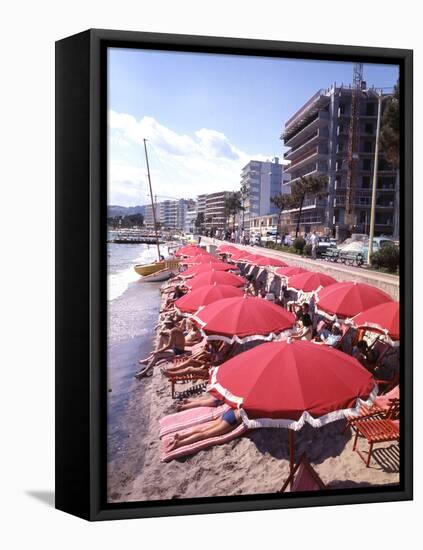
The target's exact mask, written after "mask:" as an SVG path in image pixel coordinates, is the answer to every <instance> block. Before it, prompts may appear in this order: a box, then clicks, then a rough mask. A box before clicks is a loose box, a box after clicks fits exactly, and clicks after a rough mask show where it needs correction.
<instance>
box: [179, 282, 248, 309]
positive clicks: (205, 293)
mask: <svg viewBox="0 0 423 550" xmlns="http://www.w3.org/2000/svg"><path fill="white" fill-rule="evenodd" d="M243 294H244V291H243V290H241V289H240V288H238V287H236V286H232V285H218V284H216V283H214V284H213V285H205V286H200V287H198V288H197V289H195V290H192V291H191V292H189V293H188V294H185V296H182V298H179V299H178V300H176V302H175V306H176V307H177V308H178V309H179V311H182V312H184V313H195V312H196V311H197V310H198V308H200V307H201V306H206V305H208V304H211V303H212V302H216V300H222V299H223V298H235V297H240V296H241V297H242V296H243Z"/></svg>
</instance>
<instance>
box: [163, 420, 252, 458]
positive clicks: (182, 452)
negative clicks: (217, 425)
mask: <svg viewBox="0 0 423 550" xmlns="http://www.w3.org/2000/svg"><path fill="white" fill-rule="evenodd" d="M247 430H248V428H247V427H246V426H245V425H244V424H240V425H239V426H237V427H236V428H235V429H234V430H232V431H230V432H228V433H226V434H224V435H219V436H216V437H210V438H209V439H203V440H202V441H197V442H196V443H191V445H184V446H183V447H179V449H174V450H173V451H167V448H168V447H169V445H170V442H171V441H172V437H171V436H169V435H168V436H165V437H164V438H163V439H162V450H161V455H160V459H161V461H162V462H169V461H170V460H174V459H175V458H179V457H182V456H186V455H191V454H194V453H197V452H198V451H201V450H202V449H207V447H212V446H213V445H222V443H227V442H228V441H232V439H235V438H236V437H239V436H240V435H242V434H244V433H245V432H246V431H247ZM181 433H184V432H183V431H182V432H181Z"/></svg>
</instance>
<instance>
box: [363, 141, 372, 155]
mask: <svg viewBox="0 0 423 550" xmlns="http://www.w3.org/2000/svg"><path fill="white" fill-rule="evenodd" d="M372 149H373V144H372V142H371V141H365V142H364V143H363V151H364V152H365V153H371V152H372Z"/></svg>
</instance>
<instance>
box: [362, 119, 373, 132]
mask: <svg viewBox="0 0 423 550" xmlns="http://www.w3.org/2000/svg"><path fill="white" fill-rule="evenodd" d="M364 132H365V133H366V134H373V124H372V123H371V122H366V124H365V125H364Z"/></svg>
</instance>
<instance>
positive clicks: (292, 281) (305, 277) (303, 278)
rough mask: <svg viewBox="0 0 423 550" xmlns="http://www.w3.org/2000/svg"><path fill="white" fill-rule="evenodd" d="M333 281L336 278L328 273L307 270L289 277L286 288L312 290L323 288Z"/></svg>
mask: <svg viewBox="0 0 423 550" xmlns="http://www.w3.org/2000/svg"><path fill="white" fill-rule="evenodd" d="M335 283H336V279H334V278H333V277H330V276H329V275H325V274H324V273H315V272H313V271H307V272H306V273H300V274H299V275H294V276H292V277H289V281H288V285H289V286H288V288H292V289H293V290H302V291H303V292H313V291H314V290H317V289H318V288H321V287H322V288H323V287H325V286H329V285H333V284H335Z"/></svg>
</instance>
